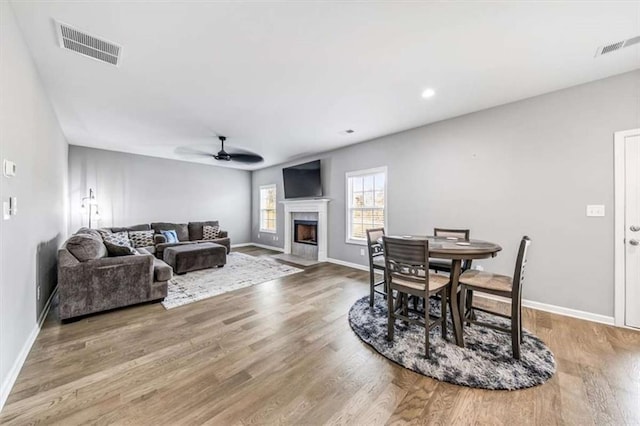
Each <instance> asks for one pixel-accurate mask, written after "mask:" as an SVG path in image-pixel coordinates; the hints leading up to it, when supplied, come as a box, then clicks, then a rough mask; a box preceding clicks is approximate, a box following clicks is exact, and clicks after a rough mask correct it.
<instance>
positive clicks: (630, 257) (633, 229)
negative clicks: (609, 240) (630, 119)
mask: <svg viewBox="0 0 640 426" xmlns="http://www.w3.org/2000/svg"><path fill="white" fill-rule="evenodd" d="M621 136H622V137H623V138H624V143H623V144H624V174H625V176H624V204H625V207H624V227H625V231H624V238H625V256H624V260H625V262H624V263H625V292H624V293H625V325H627V326H629V327H638V328H640V129H636V130H632V131H627V132H624V133H623V134H622V135H621Z"/></svg>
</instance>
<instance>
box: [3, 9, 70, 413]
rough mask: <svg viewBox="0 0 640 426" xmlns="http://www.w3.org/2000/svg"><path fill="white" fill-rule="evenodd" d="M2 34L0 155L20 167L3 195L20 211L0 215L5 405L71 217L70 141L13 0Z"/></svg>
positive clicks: (51, 285)
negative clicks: (68, 212) (22, 30)
mask: <svg viewBox="0 0 640 426" xmlns="http://www.w3.org/2000/svg"><path fill="white" fill-rule="evenodd" d="M0 40H2V47H1V48H0V123H1V125H0V159H9V160H12V161H14V162H15V163H16V164H17V171H18V173H17V176H15V177H13V178H10V179H9V178H5V177H4V176H2V177H0V198H1V199H2V201H6V200H7V199H8V198H9V197H11V196H13V197H17V198H18V214H17V216H13V217H12V218H11V220H8V221H4V220H1V219H0V383H1V384H2V388H1V389H0V391H1V395H0V406H1V405H2V403H3V401H4V398H5V397H6V395H7V393H8V392H9V390H10V389H9V385H10V383H9V380H10V379H11V377H10V375H11V374H12V373H16V371H15V370H14V367H19V364H16V362H17V361H19V358H20V355H21V351H22V350H23V349H28V347H26V346H25V345H26V344H27V343H29V337H30V336H31V335H32V333H33V332H34V330H36V327H37V319H38V318H37V317H38V314H39V312H40V311H42V308H43V306H44V304H45V302H46V300H47V298H48V296H49V294H50V293H51V291H52V290H53V288H54V286H55V283H56V276H55V270H56V268H55V264H56V254H57V253H56V250H57V248H58V246H59V244H60V242H61V240H62V238H63V237H64V235H66V223H67V221H66V217H65V216H66V210H65V208H66V205H67V203H66V194H67V183H66V175H67V142H66V140H65V138H64V136H63V134H62V131H61V130H60V127H59V125H58V121H57V119H56V116H55V114H54V112H53V109H52V107H51V105H50V103H49V100H48V98H47V95H46V93H45V91H44V88H43V86H42V84H41V82H40V79H39V76H38V74H37V71H36V68H35V65H34V63H33V60H32V58H31V57H30V55H29V53H28V50H27V46H26V44H25V42H24V40H23V39H22V34H21V33H20V31H19V29H18V27H17V24H16V21H15V19H14V16H13V11H12V10H11V6H10V5H9V4H8V3H7V2H0ZM38 285H40V287H41V291H40V300H37V297H36V295H37V290H36V286H38Z"/></svg>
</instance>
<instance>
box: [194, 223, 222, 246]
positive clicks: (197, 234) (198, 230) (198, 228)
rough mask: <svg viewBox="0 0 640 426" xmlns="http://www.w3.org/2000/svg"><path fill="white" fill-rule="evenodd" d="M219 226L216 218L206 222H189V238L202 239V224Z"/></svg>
mask: <svg viewBox="0 0 640 426" xmlns="http://www.w3.org/2000/svg"><path fill="white" fill-rule="evenodd" d="M205 225H207V226H220V224H219V223H218V221H217V220H211V221H208V222H189V239H190V240H191V241H197V240H202V239H203V238H204V234H203V232H204V230H203V228H204V226H205Z"/></svg>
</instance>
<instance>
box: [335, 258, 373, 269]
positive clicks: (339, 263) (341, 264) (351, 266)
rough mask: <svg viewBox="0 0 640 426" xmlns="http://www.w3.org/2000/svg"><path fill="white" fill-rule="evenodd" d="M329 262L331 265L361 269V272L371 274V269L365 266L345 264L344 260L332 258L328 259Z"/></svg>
mask: <svg viewBox="0 0 640 426" xmlns="http://www.w3.org/2000/svg"><path fill="white" fill-rule="evenodd" d="M327 262H329V263H335V264H336V265H340V266H346V267H349V268H353V269H359V270H361V271H367V272H369V267H368V266H364V265H359V264H357V263H352V262H345V261H344V260H340V259H333V258H331V257H328V258H327Z"/></svg>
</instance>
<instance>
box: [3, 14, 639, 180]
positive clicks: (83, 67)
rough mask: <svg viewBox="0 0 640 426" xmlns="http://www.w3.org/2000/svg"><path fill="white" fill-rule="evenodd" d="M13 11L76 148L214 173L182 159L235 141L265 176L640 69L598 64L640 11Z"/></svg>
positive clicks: (615, 58) (621, 62) (630, 54)
mask: <svg viewBox="0 0 640 426" xmlns="http://www.w3.org/2000/svg"><path fill="white" fill-rule="evenodd" d="M13 8H14V11H15V14H16V17H17V19H18V21H19V24H20V26H21V29H22V31H23V33H24V35H25V37H26V39H27V43H28V45H29V47H30V50H31V51H32V54H33V57H34V59H35V61H36V63H37V66H38V69H39V72H40V74H41V76H42V80H43V82H44V84H45V86H46V89H47V91H48V93H49V95H50V97H51V101H52V103H53V105H54V108H55V110H56V113H57V114H58V117H59V120H60V124H61V125H62V129H63V131H64V132H65V134H66V136H67V138H68V141H69V143H71V144H74V145H83V146H91V147H98V148H104V149H110V150H117V151H124V152H132V153H138V154H145V155H151V156H158V157H164V158H176V159H182V160H187V161H197V162H204V163H209V164H214V163H215V160H212V159H209V158H207V157H195V156H184V155H180V154H177V153H176V149H177V148H178V151H180V148H181V147H196V148H198V147H199V148H201V149H207V150H209V151H211V152H214V151H218V149H219V147H218V142H217V140H216V139H215V135H216V134H222V135H225V136H227V137H228V138H229V139H228V146H229V149H228V150H229V151H231V150H232V148H233V147H238V148H244V149H248V150H251V151H254V152H257V153H259V154H261V155H262V156H263V157H264V158H265V161H264V163H261V164H259V165H256V166H251V167H246V168H253V169H255V168H261V167H266V166H269V165H273V164H277V163H281V162H284V161H287V160H289V159H292V158H295V157H299V156H302V155H305V154H311V153H317V152H322V151H326V150H329V149H333V148H337V147H340V146H345V145H349V144H353V143H356V142H360V141H364V140H368V139H371V138H375V137H379V136H383V135H387V134H390V133H394V132H398V131H401V130H405V129H409V128H413V127H417V126H420V125H424V124H427V123H432V122H435V121H438V120H443V119H446V118H449V117H454V116H458V115H461V114H465V113H468V112H472V111H477V110H481V109H484V108H488V107H491V106H495V105H500V104H504V103H508V102H512V101H515V100H518V99H523V98H527V97H531V96H535V95H539V94H542V93H546V92H550V91H553V90H557V89H561V88H564V87H568V86H573V85H576V84H580V83H584V82H588V81H592V80H596V79H600V78H604V77H607V76H611V75H615V74H619V73H623V72H626V71H630V70H633V69H637V68H640V45H636V46H634V47H630V48H627V49H624V50H621V51H618V52H615V53H611V54H608V55H605V56H602V57H598V58H594V54H595V52H596V48H597V47H598V46H600V45H603V44H608V43H610V42H614V41H617V40H621V39H624V38H629V37H633V36H636V35H640V2H613V1H606V2H587V1H584V2H511V3H509V2H491V3H482V2H464V3H463V2H455V3H454V2H438V3H436V2H432V3H418V2H375V3H374V2H370V3H366V2H349V3H346V2H342V3H338V2H299V3H293V2H273V3H271V2H236V3H232V2H223V3H213V2H211V3H206V2H199V3H184V2H172V3H149V2H138V3H133V2H68V1H65V2H62V1H61V2H56V1H54V2H28V1H19V2H18V1H14V2H13ZM53 19H57V20H60V21H62V22H65V23H68V24H70V25H73V26H76V27H78V28H81V29H83V30H85V31H88V32H90V33H92V34H94V35H97V36H101V37H104V38H106V39H108V40H111V41H113V42H116V43H119V44H121V45H123V55H122V62H121V66H120V67H119V68H116V67H114V66H111V65H107V64H104V63H101V62H98V61H94V60H91V59H88V58H86V57H83V56H81V55H78V54H75V53H73V52H70V51H66V50H63V49H61V48H59V47H58V44H57V40H56V33H55V28H54V23H53ZM426 87H432V88H434V89H435V90H436V96H435V97H433V98H431V99H422V97H421V96H420V95H421V93H422V91H423V90H424V89H425V88H426ZM345 129H354V130H355V133H353V134H351V135H344V134H341V132H343V131H344V130H345ZM217 164H218V165H219V164H220V163H219V162H218V163H217ZM224 165H225V166H234V164H233V163H232V164H229V163H226V162H225V163H224Z"/></svg>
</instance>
